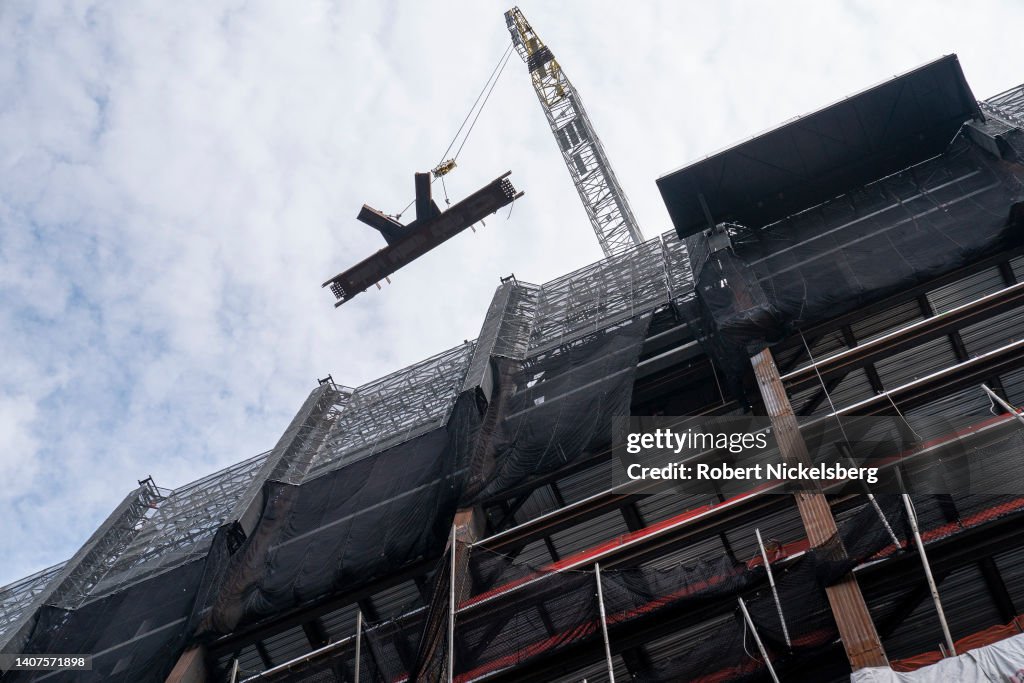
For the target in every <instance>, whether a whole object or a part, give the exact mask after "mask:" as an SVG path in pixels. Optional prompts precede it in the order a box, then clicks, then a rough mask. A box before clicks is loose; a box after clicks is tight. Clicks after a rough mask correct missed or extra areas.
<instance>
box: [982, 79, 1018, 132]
mask: <svg viewBox="0 0 1024 683" xmlns="http://www.w3.org/2000/svg"><path fill="white" fill-rule="evenodd" d="M978 104H980V105H981V108H982V109H983V110H984V111H985V112H987V113H989V114H994V115H995V116H997V117H999V118H1002V119H1004V120H1006V122H1007V123H1012V124H1013V125H1015V126H1017V127H1018V128H1024V83H1021V84H1020V85H1018V86H1017V87H1015V88H1010V89H1009V90H1007V91H1005V92H1001V93H999V94H998V95H994V96H992V97H990V98H988V99H987V100H984V101H983V102H979V103H978Z"/></svg>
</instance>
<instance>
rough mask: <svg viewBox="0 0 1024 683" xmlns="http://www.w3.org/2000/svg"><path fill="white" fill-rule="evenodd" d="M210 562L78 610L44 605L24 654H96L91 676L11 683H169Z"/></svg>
mask: <svg viewBox="0 0 1024 683" xmlns="http://www.w3.org/2000/svg"><path fill="white" fill-rule="evenodd" d="M206 563H207V560H206V559H205V558H204V559H200V560H196V561H193V562H189V563H187V564H184V565H181V566H180V567H177V568H175V569H172V570H170V571H167V572H164V573H162V574H159V575H157V576H154V577H152V578H149V579H145V580H143V581H140V582H139V583H136V584H134V585H131V586H128V587H125V588H123V589H121V590H119V591H116V592H114V593H112V594H110V595H108V596H106V597H102V598H99V599H96V600H93V601H91V602H87V603H85V604H84V605H82V606H81V607H79V608H78V609H75V610H63V609H59V608H57V607H50V606H44V607H43V608H42V609H41V610H40V612H39V619H38V621H37V623H36V625H35V628H34V630H33V632H32V634H31V636H30V638H29V642H28V644H27V646H26V647H25V648H24V650H23V653H24V654H83V653H84V654H92V655H93V664H92V670H91V671H69V672H53V673H43V672H38V671H10V672H8V673H7V674H5V675H3V676H2V678H3V680H4V681H5V682H6V681H28V680H38V681H53V682H55V683H57V682H71V681H75V682H83V683H87V682H91V681H97V682H99V681H123V682H124V683H137V682H144V681H153V682H157V681H163V680H164V678H165V677H166V676H167V674H168V673H170V670H171V669H172V668H173V667H174V663H175V662H176V661H177V658H178V655H179V654H180V653H181V650H182V649H183V648H184V646H185V642H186V639H187V637H188V636H189V635H190V633H191V631H190V615H191V613H192V609H193V605H194V602H195V596H196V587H197V586H198V585H200V584H201V582H202V577H203V572H204V570H205V568H206Z"/></svg>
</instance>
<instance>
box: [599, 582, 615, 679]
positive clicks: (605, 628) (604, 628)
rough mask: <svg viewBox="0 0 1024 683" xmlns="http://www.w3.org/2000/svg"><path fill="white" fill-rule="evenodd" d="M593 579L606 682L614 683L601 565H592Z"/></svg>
mask: <svg viewBox="0 0 1024 683" xmlns="http://www.w3.org/2000/svg"><path fill="white" fill-rule="evenodd" d="M594 578H595V579H596V580H597V609H598V612H599V613H600V614H601V634H602V635H603V636H604V658H605V662H606V663H607V664H608V680H609V681H611V683H615V667H613V666H612V644H611V641H610V640H608V618H607V617H606V616H605V613H604V591H603V590H602V589H601V564H600V563H599V562H595V563H594Z"/></svg>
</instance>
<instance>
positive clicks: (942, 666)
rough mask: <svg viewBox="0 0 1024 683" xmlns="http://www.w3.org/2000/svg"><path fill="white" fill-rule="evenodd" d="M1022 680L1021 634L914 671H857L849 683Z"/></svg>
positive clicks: (996, 682) (1023, 649) (1023, 639)
mask: <svg viewBox="0 0 1024 683" xmlns="http://www.w3.org/2000/svg"><path fill="white" fill-rule="evenodd" d="M1022 680H1024V635H1019V636H1014V637H1012V638H1007V639H1006V640H1001V641H999V642H998V643H994V644H992V645H987V646H985V647H981V648H978V649H977V650H970V651H968V652H965V653H963V654H961V655H959V656H957V657H950V658H948V659H943V660H942V661H940V662H939V663H937V664H932V665H931V666H926V667H923V668H920V669H918V670H917V671H908V672H899V671H893V670H892V669H888V668H885V667H871V668H868V669H859V670H857V671H854V672H853V674H851V675H850V682H851V683H947V682H948V681H978V682H979V683H981V682H983V681H991V682H992V683H1008V682H1009V683H1019V681H1022Z"/></svg>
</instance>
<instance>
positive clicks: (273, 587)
mask: <svg viewBox="0 0 1024 683" xmlns="http://www.w3.org/2000/svg"><path fill="white" fill-rule="evenodd" d="M478 423H479V411H478V409H477V404H476V398H475V396H474V395H473V393H472V392H465V393H463V394H462V395H461V396H460V397H459V398H458V399H457V401H456V404H455V408H454V411H453V413H452V417H451V419H450V420H449V421H448V424H447V426H446V427H443V428H440V429H436V430H434V431H431V432H428V433H427V434H424V435H422V436H419V437H417V438H415V439H412V440H410V441H407V442H405V443H402V444H399V445H397V446H394V447H393V448H389V449H388V450H386V451H383V452H381V453H376V454H374V455H371V456H368V457H365V458H362V459H360V460H357V461H355V462H352V463H348V464H346V465H345V466H344V467H341V468H339V469H336V470H333V471H331V472H327V473H325V474H323V475H320V476H318V477H316V478H314V479H312V480H310V481H306V482H304V483H302V484H301V485H298V486H294V485H291V484H284V483H280V482H273V481H271V482H267V484H266V487H267V490H266V496H265V499H266V501H267V502H266V505H265V508H264V512H263V517H262V518H261V520H260V523H259V525H258V526H257V528H256V530H255V532H254V533H253V534H252V535H251V536H250V537H249V538H248V539H247V540H246V542H245V543H244V544H243V546H242V548H241V550H240V551H239V552H238V553H236V554H235V555H234V556H233V557H232V559H231V562H230V566H229V569H228V571H227V573H226V574H225V579H224V584H223V585H222V587H221V589H220V590H219V591H217V597H216V599H215V602H214V605H213V610H212V612H211V614H210V619H209V621H208V624H207V625H206V628H207V629H209V630H212V631H213V632H219V633H230V632H231V631H233V630H234V629H235V628H237V627H238V626H239V625H240V624H243V623H246V622H251V621H253V620H256V619H259V618H260V617H264V616H268V615H271V614H275V613H278V612H280V611H282V610H286V609H289V608H293V607H297V606H299V605H302V604H303V603H306V602H309V601H312V600H316V599H318V598H321V597H323V596H325V595H328V594H330V593H333V592H337V591H340V590H343V589H344V590H351V589H354V588H357V587H359V586H360V585H364V584H366V583H368V582H369V581H372V580H373V579H374V578H375V577H378V576H381V575H384V574H388V573H391V572H394V571H397V570H399V569H401V568H402V567H403V566H406V565H408V564H409V563H412V562H415V561H417V560H421V559H427V558H431V557H436V556H437V555H438V553H439V552H440V549H441V548H443V547H444V545H445V539H446V537H447V536H448V534H449V531H450V530H451V523H452V518H453V517H454V514H455V510H456V508H457V505H458V501H459V499H460V494H461V485H462V476H463V473H464V472H465V469H466V463H467V460H468V458H469V453H470V448H471V444H472V440H473V437H474V436H475V434H476V428H477V426H478Z"/></svg>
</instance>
